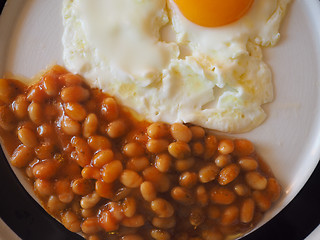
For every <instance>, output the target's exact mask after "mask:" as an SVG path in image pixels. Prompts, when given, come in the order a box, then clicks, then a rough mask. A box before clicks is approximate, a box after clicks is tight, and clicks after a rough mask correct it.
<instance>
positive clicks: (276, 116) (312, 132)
mask: <svg viewBox="0 0 320 240" xmlns="http://www.w3.org/2000/svg"><path fill="white" fill-rule="evenodd" d="M61 7H62V1H49V0H45V1H43V0H29V1H22V0H10V1H8V2H7V5H6V6H5V8H4V11H3V13H2V15H1V19H0V32H1V35H0V60H1V62H2V63H3V64H1V66H0V74H1V75H3V74H6V75H8V76H10V75H11V74H14V75H15V76H20V77H26V78H32V76H34V75H35V74H37V73H38V72H39V71H40V70H42V69H45V68H46V66H48V65H50V64H54V63H58V64H61V65H63V59H62V52H63V47H62V43H61V38H62V33H63V27H62V16H61V10H62V9H61ZM319 29H320V3H319V1H317V0H310V1H299V0H294V1H293V3H292V4H291V5H290V6H289V9H288V13H287V16H286V17H285V19H284V22H283V24H282V27H281V31H280V32H281V40H280V42H279V43H278V45H276V46H275V47H272V48H267V49H264V50H263V51H264V56H265V61H266V62H267V63H268V65H269V66H270V67H271V69H272V72H273V84H274V92H275V99H274V101H273V102H272V103H270V104H267V105H265V106H264V109H265V111H266V112H267V115H268V118H267V119H266V121H265V122H264V123H263V124H262V125H261V126H259V127H257V128H256V129H254V130H252V131H250V132H248V133H243V134H234V135H231V136H234V137H241V138H248V139H250V140H252V141H253V142H254V143H255V145H256V148H257V149H258V152H259V153H260V155H261V157H262V158H263V159H264V160H265V161H266V162H267V163H268V164H269V165H270V166H271V168H272V170H273V172H274V174H275V176H277V178H278V179H279V182H280V183H281V185H282V188H283V193H282V196H281V198H280V201H278V202H277V203H276V205H274V206H273V208H272V209H271V210H270V211H269V212H267V213H266V215H265V216H264V218H263V220H262V222H261V223H260V224H259V225H258V227H260V226H262V225H263V224H264V223H266V222H267V221H269V220H270V219H271V218H273V217H274V216H275V215H276V214H277V213H279V212H280V211H281V210H282V209H283V208H284V207H285V206H286V205H288V203H289V202H290V201H291V200H292V199H293V198H294V197H295V196H296V195H297V193H298V192H299V191H300V190H301V189H302V187H303V186H304V184H305V183H306V182H307V180H308V178H309V177H310V175H311V173H312V172H313V170H314V169H315V167H316V165H317V163H318V161H319V157H320V124H319V123H320V87H319V85H320V69H319V68H318V66H319V64H320V45H319V42H320V30H319ZM2 160H3V159H2ZM13 171H14V173H15V175H16V176H17V178H18V179H19V181H20V182H21V184H22V185H23V186H24V188H25V189H26V190H27V191H28V193H29V194H30V195H31V196H32V197H33V198H34V199H35V200H36V199H37V198H36V196H35V195H34V193H33V190H32V187H30V185H29V184H28V182H27V180H26V179H25V177H24V176H23V175H22V174H21V173H20V172H19V171H18V170H17V169H13ZM36 201H37V200H36Z"/></svg>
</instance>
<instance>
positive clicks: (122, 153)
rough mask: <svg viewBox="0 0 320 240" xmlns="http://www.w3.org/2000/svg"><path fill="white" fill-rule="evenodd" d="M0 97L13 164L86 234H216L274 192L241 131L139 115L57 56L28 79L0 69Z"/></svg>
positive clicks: (251, 218)
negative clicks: (234, 135) (1, 74)
mask: <svg viewBox="0 0 320 240" xmlns="http://www.w3.org/2000/svg"><path fill="white" fill-rule="evenodd" d="M0 102H1V104H0V135H1V137H2V139H3V142H4V145H5V147H6V148H7V149H8V152H9V154H10V162H11V164H12V165H13V166H14V167H18V168H21V169H23V170H24V171H25V173H26V175H27V176H28V177H29V178H30V181H31V182H33V186H34V190H35V193H36V194H37V195H38V197H39V199H40V200H41V202H42V204H43V206H44V207H45V208H46V210H47V211H48V212H49V213H50V214H52V215H53V216H55V217H56V218H57V219H59V220H60V221H61V222H62V224H63V225H64V226H65V227H66V228H67V229H69V230H70V231H72V232H80V233H81V234H82V235H84V236H85V237H86V238H87V239H89V240H101V239H109V238H110V239H123V240H141V239H155V240H167V239H190V240H212V239H214V240H223V239H225V238H227V237H229V235H230V234H232V235H233V234H236V235H237V236H238V235H239V234H241V233H242V232H246V231H248V230H250V229H251V228H252V227H253V226H255V225H256V224H257V222H258V221H259V219H261V215H262V214H263V213H264V212H265V211H267V210H268V209H269V208H270V207H271V205H272V203H273V202H275V201H276V200H277V199H279V197H280V194H281V187H280V184H279V183H278V181H277V180H276V179H275V178H274V177H273V176H272V175H271V172H270V171H266V170H265V169H266V168H264V167H263V166H265V164H264V163H263V162H262V161H261V159H260V158H259V157H258V156H257V154H256V152H255V148H254V145H253V144H252V142H250V141H249V140H246V139H229V138H220V137H216V136H214V135H213V134H210V133H209V132H208V131H206V130H205V129H203V128H202V127H199V126H193V125H191V124H182V123H174V124H172V125H169V124H166V123H160V122H158V123H149V122H145V121H138V120H136V119H135V118H134V117H133V116H132V115H131V114H130V113H129V112H128V110H127V109H124V108H122V107H121V106H120V105H119V104H118V103H117V101H116V100H115V98H113V97H110V96H108V95H107V94H104V93H102V92H101V91H100V90H98V89H91V88H90V87H88V86H87V85H86V84H85V83H84V79H83V78H82V77H81V76H79V75H74V74H71V73H68V72H67V71H66V70H65V69H64V68H62V67H60V66H54V67H52V69H50V70H48V71H47V72H46V73H45V74H44V75H43V76H42V77H41V78H40V81H39V82H38V83H36V84H34V85H31V86H29V87H26V86H23V85H22V84H21V83H19V82H18V81H15V80H8V79H0ZM261 165H262V166H261Z"/></svg>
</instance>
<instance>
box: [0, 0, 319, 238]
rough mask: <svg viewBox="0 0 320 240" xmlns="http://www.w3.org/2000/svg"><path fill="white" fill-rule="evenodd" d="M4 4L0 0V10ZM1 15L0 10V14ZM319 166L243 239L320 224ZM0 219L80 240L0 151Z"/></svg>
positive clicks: (20, 228)
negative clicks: (27, 188)
mask: <svg viewBox="0 0 320 240" xmlns="http://www.w3.org/2000/svg"><path fill="white" fill-rule="evenodd" d="M3 5H4V1H1V0H0V9H2V7H3ZM0 12H1V11H0ZM319 183H320V164H319V163H318V166H317V168H316V169H315V171H314V172H313V174H312V176H311V177H310V179H309V180H308V182H307V183H306V185H305V186H304V187H303V189H302V190H301V191H300V193H299V194H298V195H297V196H296V197H295V198H294V200H293V201H292V202H291V203H290V204H289V205H288V206H287V207H286V208H285V209H283V210H282V211H281V212H280V213H279V214H278V215H277V216H276V217H275V218H273V219H272V220H271V221H270V222H268V223H267V224H265V225H264V226H263V227H261V228H260V229H258V230H256V231H255V232H253V233H252V234H250V235H249V236H247V237H245V238H243V240H270V239H273V240H278V239H279V240H302V239H304V238H305V237H307V236H308V235H309V234H310V232H312V231H313V230H314V229H315V228H316V227H317V226H318V225H319V224H320V188H319ZM0 217H1V218H2V220H4V221H5V222H6V223H7V224H8V226H10V228H11V229H12V230H13V231H14V232H16V233H17V234H18V235H19V236H20V237H21V238H22V239H25V240H42V239H46V240H60V239H61V240H73V239H74V240H77V239H79V240H80V239H82V238H81V237H79V236H78V235H76V234H73V233H70V232H69V231H67V230H66V229H65V228H64V227H63V226H62V225H61V224H60V223H58V222H57V221H56V220H55V219H53V218H52V217H50V216H49V215H48V214H47V213H46V212H45V211H44V210H43V209H42V207H40V206H39V205H38V204H37V203H36V202H35V201H34V200H33V199H32V197H30V196H29V194H28V193H27V192H26V191H25V190H24V188H23V187H22V185H21V184H20V183H19V181H18V180H17V178H16V176H15V175H14V173H13V172H12V170H11V168H10V166H9V165H8V163H7V160H6V159H5V156H4V155H3V152H2V150H1V152H0ZM8 240H10V239H8Z"/></svg>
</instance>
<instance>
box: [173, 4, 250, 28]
mask: <svg viewBox="0 0 320 240" xmlns="http://www.w3.org/2000/svg"><path fill="white" fill-rule="evenodd" d="M174 1H175V3H176V4H177V6H178V7H179V9H180V11H181V12H182V14H183V15H184V16H185V17H186V18H187V19H189V20H190V21H191V22H193V23H195V24H198V25H200V26H203V27H219V26H223V25H226V24H229V23H232V22H235V21H237V20H239V19H240V18H241V17H242V16H243V15H245V14H246V13H247V12H248V10H249V9H250V7H251V5H252V3H253V1H254V0H174Z"/></svg>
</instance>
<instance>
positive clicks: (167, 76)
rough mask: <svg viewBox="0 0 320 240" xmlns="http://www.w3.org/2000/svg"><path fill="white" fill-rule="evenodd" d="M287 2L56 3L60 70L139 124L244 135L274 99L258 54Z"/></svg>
mask: <svg viewBox="0 0 320 240" xmlns="http://www.w3.org/2000/svg"><path fill="white" fill-rule="evenodd" d="M289 2H290V0H268V1H265V0H243V1H239V0H226V1H223V3H222V1H219V0H210V1H209V0H201V1H194V0H168V1H165V0H148V1H147V0H117V1H115V0H90V1H89V0H64V2H63V21H64V34H63V39H62V41H63V46H64V52H63V57H64V62H65V65H66V67H67V68H68V69H69V70H70V71H72V72H74V73H79V74H81V75H83V76H84V77H85V78H86V79H88V83H89V84H90V85H91V86H95V87H99V88H101V89H103V91H105V92H107V93H109V94H111V95H114V96H115V97H116V98H117V100H118V101H119V102H121V103H122V104H123V105H125V106H127V107H129V108H131V109H133V110H134V111H135V112H136V113H138V114H139V116H141V117H142V118H145V119H147V120H150V121H163V122H168V123H174V122H185V123H194V124H197V125H201V126H203V127H205V128H209V129H214V130H219V131H223V132H233V133H235V132H245V131H249V130H251V129H253V128H255V127H257V126H258V125H260V124H261V123H262V122H263V121H264V120H265V118H266V114H265V112H264V111H263V109H262V107H261V106H262V105H263V104H265V103H268V102H271V101H272V99H273V85H272V75H271V71H270V69H269V67H268V66H267V65H266V63H264V62H263V56H262V51H261V47H262V46H273V45H274V44H276V42H277V41H278V39H279V36H280V34H279V27H280V22H281V20H282V18H283V16H284V13H285V9H286V7H287V4H288V3H289ZM165 29H169V30H170V29H172V31H169V33H170V32H171V33H170V36H166V35H165V34H166V33H167V31H164V30H165Z"/></svg>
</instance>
